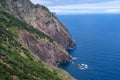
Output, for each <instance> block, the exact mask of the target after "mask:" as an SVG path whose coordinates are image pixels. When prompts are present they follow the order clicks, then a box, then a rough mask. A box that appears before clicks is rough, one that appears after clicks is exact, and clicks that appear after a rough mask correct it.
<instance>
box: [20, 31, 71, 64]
mask: <svg viewBox="0 0 120 80" xmlns="http://www.w3.org/2000/svg"><path fill="white" fill-rule="evenodd" d="M19 40H20V42H21V43H23V45H24V46H25V47H26V48H28V49H29V50H30V51H31V52H32V53H33V54H35V55H36V56H38V57H39V58H40V60H42V61H44V62H47V63H49V64H52V65H54V66H55V65H56V64H57V63H59V62H66V61H69V60H70V56H69V55H68V53H67V52H66V51H65V49H64V48H63V47H61V46H59V45H58V44H56V43H50V42H49V41H48V40H47V39H39V40H38V39H36V38H35V37H34V36H33V35H31V34H30V33H29V32H27V31H22V32H21V34H20V39H19Z"/></svg>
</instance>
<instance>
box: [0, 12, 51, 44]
mask: <svg viewBox="0 0 120 80" xmlns="http://www.w3.org/2000/svg"><path fill="white" fill-rule="evenodd" d="M0 22H1V23H0V24H1V25H3V26H4V27H7V28H8V29H11V28H13V29H16V28H18V29H20V30H27V31H28V32H30V33H31V34H35V35H36V37H37V38H38V37H39V38H47V39H48V40H49V41H50V42H53V39H52V38H51V37H49V36H47V35H46V34H45V33H43V32H40V31H39V30H37V29H35V28H33V27H32V26H29V25H28V24H26V23H25V22H22V21H20V20H19V19H17V18H15V17H14V16H12V15H10V14H8V13H7V12H4V11H0Z"/></svg>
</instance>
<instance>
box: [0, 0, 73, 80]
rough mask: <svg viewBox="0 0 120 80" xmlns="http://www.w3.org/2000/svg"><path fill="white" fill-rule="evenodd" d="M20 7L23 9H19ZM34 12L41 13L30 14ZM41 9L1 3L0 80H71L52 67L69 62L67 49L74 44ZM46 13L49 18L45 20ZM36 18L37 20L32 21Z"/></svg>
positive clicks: (13, 0)
mask: <svg viewBox="0 0 120 80" xmlns="http://www.w3.org/2000/svg"><path fill="white" fill-rule="evenodd" d="M20 5H26V6H25V7H22V8H21V7H20ZM18 7H19V8H18ZM42 7H43V6H42ZM36 8H37V9H39V10H38V12H39V11H42V12H39V13H40V14H39V13H37V12H36V14H34V13H33V12H30V11H31V10H32V11H34V10H36ZM40 9H41V5H34V4H32V3H31V2H30V1H29V0H27V1H26V0H0V80H25V79H27V80H73V79H72V78H71V77H70V76H69V74H68V73H66V72H65V71H63V70H61V69H58V68H56V67H54V66H56V65H57V64H58V63H62V62H67V61H69V60H70V56H69V54H68V53H67V51H66V49H69V48H72V47H74V46H75V43H74V42H72V39H71V36H70V35H69V33H68V32H67V29H66V28H65V27H64V26H63V24H62V23H60V22H59V21H58V19H57V18H55V17H54V16H53V15H52V14H51V13H50V12H49V10H48V9H47V8H45V7H44V8H42V10H40ZM21 10H26V11H25V13H24V11H22V12H21ZM22 13H23V14H22ZM45 13H47V14H49V15H51V18H50V19H49V18H48V17H45V16H46V14H45ZM38 14H39V15H38ZM43 14H44V15H43ZM26 15H28V16H26ZM42 15H43V17H42V18H40V19H39V17H40V16H42ZM36 16H38V17H37V19H38V20H34V17H36ZM36 21H43V22H41V23H40V22H36ZM45 21H47V22H48V23H49V24H46V23H44V22H45ZM51 21H52V22H51ZM38 23H39V24H41V25H44V26H40V25H39V24H38ZM42 27H44V28H45V29H43V28H42ZM58 29H59V31H58ZM61 31H63V32H61ZM49 32H50V33H49ZM51 32H52V33H51ZM53 32H54V33H53ZM57 35H59V37H57ZM64 37H65V38H64ZM64 40H65V41H64ZM61 41H62V42H61ZM63 42H65V43H64V45H63ZM70 44H71V45H70ZM45 62H46V63H45Z"/></svg>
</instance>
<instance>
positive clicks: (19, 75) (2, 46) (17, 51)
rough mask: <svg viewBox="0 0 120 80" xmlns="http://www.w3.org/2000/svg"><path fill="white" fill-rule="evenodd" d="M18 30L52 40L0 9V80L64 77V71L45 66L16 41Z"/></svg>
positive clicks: (56, 78) (46, 79)
mask: <svg viewBox="0 0 120 80" xmlns="http://www.w3.org/2000/svg"><path fill="white" fill-rule="evenodd" d="M20 30H26V31H28V32H29V33H31V34H33V35H35V36H36V38H37V37H39V38H47V39H48V40H49V41H50V42H52V39H51V38H50V37H49V36H47V35H45V34H44V33H42V32H40V31H38V30H36V29H34V28H33V27H31V26H29V25H27V24H26V23H24V22H22V21H20V20H18V19H17V18H15V17H14V16H12V15H10V14H9V13H7V12H4V11H0V80H12V79H13V78H15V79H19V80H62V78H63V77H66V75H65V74H64V73H58V72H57V71H55V70H54V69H53V68H50V67H49V68H48V66H45V65H44V63H43V62H41V61H39V60H37V59H36V58H35V57H33V56H32V55H31V53H30V52H29V50H27V49H26V48H24V47H23V46H22V45H21V43H19V42H18V41H17V38H18V34H19V31H20ZM21 54H22V55H21ZM23 54H24V55H23Z"/></svg>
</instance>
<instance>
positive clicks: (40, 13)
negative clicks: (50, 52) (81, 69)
mask: <svg viewBox="0 0 120 80" xmlns="http://www.w3.org/2000/svg"><path fill="white" fill-rule="evenodd" d="M9 6H10V7H11V11H12V12H13V13H15V14H17V16H19V17H20V18H22V19H23V20H24V21H25V22H27V23H28V24H30V25H32V26H33V27H34V28H36V29H38V30H40V31H43V32H45V33H46V34H48V35H49V36H51V37H52V38H53V39H54V40H55V41H56V42H57V43H58V44H60V45H62V46H63V47H64V48H65V49H69V48H73V47H75V46H76V45H75V43H74V41H73V40H72V38H71V36H70V34H69V32H68V31H67V29H66V28H65V26H64V25H63V24H62V23H61V22H60V21H59V20H58V19H57V18H56V17H55V16H54V15H53V14H52V13H50V11H49V10H48V9H47V8H46V7H44V6H42V5H34V4H32V3H31V2H30V1H29V0H18V1H14V0H9Z"/></svg>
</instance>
